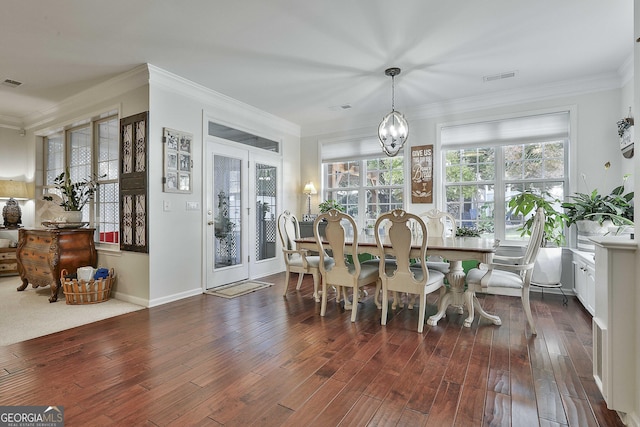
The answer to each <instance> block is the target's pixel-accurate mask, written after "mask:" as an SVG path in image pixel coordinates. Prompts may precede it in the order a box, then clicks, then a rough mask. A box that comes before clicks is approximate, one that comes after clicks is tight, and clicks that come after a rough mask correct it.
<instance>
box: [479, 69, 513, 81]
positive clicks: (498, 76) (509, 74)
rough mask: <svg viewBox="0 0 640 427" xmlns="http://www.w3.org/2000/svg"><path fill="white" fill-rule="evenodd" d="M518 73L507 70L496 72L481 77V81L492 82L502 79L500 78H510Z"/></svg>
mask: <svg viewBox="0 0 640 427" xmlns="http://www.w3.org/2000/svg"><path fill="white" fill-rule="evenodd" d="M517 74H518V72H517V71H507V72H505V73H498V74H492V75H490V76H484V77H483V78H482V81H484V82H485V83H486V82H494V81H496V80H502V79H510V78H513V77H515V76H516V75H517Z"/></svg>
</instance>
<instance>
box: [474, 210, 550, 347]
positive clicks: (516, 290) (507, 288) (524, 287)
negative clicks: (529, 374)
mask: <svg viewBox="0 0 640 427" xmlns="http://www.w3.org/2000/svg"><path fill="white" fill-rule="evenodd" d="M544 217H545V215H544V210H543V209H542V208H539V209H538V210H537V212H536V214H535V218H534V220H533V227H532V229H531V237H530V238H529V243H528V244H527V247H526V249H525V252H524V255H523V256H521V257H506V256H499V255H494V257H493V262H492V263H491V264H488V265H485V264H481V265H480V266H479V267H478V268H473V269H471V270H469V272H468V273H467V290H466V291H465V299H466V303H467V307H468V309H469V318H468V319H473V315H474V309H476V310H478V311H479V312H481V313H484V309H483V308H482V307H481V306H480V302H479V301H478V298H477V297H476V292H486V291H487V290H489V289H491V288H501V290H502V291H503V292H502V293H504V294H507V295H512V296H520V297H521V298H522V308H523V309H524V312H525V314H526V316H527V321H528V322H529V327H530V328H531V333H532V334H533V335H537V331H536V327H535V324H534V323H533V315H532V314H531V305H530V303H529V287H530V285H531V275H532V273H533V266H534V264H535V261H536V257H537V256H538V249H540V244H541V243H542V235H543V233H544V221H545V218H544ZM497 324H499V323H497ZM465 326H470V325H468V324H467V321H465Z"/></svg>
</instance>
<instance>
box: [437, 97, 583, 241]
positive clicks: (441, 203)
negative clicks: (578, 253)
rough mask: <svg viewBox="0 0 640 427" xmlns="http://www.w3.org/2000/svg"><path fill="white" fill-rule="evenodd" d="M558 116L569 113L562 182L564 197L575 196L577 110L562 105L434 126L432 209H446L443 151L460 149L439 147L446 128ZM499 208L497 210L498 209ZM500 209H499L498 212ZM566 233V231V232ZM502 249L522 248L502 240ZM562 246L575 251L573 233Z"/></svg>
mask: <svg viewBox="0 0 640 427" xmlns="http://www.w3.org/2000/svg"><path fill="white" fill-rule="evenodd" d="M561 112H568V113H569V136H568V139H569V142H568V144H569V146H568V148H567V154H566V162H565V180H568V182H567V194H572V193H575V192H576V182H577V161H578V156H577V140H578V119H577V116H578V107H577V105H576V104H570V105H563V106H557V107H553V108H545V109H539V110H522V111H517V112H510V113H505V114H497V115H490V116H479V117H472V118H468V119H463V120H456V121H449V122H440V123H437V124H436V143H435V149H436V151H438V152H439V153H440V156H439V158H440V166H439V168H438V169H439V170H438V172H437V173H434V188H438V189H439V191H438V192H437V195H436V197H435V199H434V202H435V203H436V208H437V209H440V210H445V205H446V201H445V191H444V182H445V173H446V169H445V167H444V165H445V162H446V157H445V153H444V150H445V149H455V148H461V147H456V146H453V145H450V146H446V147H444V148H443V147H442V129H443V128H446V127H451V126H460V125H468V124H473V123H479V122H491V121H498V120H509V119H515V118H518V117H525V116H535V115H542V114H554V113H561ZM514 142H516V143H523V142H522V140H517V141H514ZM496 155H498V153H496ZM499 156H500V157H502V154H499ZM498 180H500V182H502V183H503V177H498V176H496V180H495V183H496V184H495V185H496V186H497V185H498ZM495 193H496V192H495V191H494V203H495V206H496V209H497V208H498V197H500V198H501V199H502V201H501V202H500V203H502V205H504V196H503V195H501V196H497V195H496V194H495ZM502 205H500V206H502ZM500 209H502V208H500ZM569 231H570V230H569ZM496 238H499V237H498V236H496ZM501 242H502V244H503V245H512V246H523V245H524V244H525V243H524V242H522V241H506V240H503V241H501ZM566 244H567V246H569V247H575V245H576V236H575V233H569V235H567V236H566Z"/></svg>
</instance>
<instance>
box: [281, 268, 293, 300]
mask: <svg viewBox="0 0 640 427" xmlns="http://www.w3.org/2000/svg"><path fill="white" fill-rule="evenodd" d="M290 275H291V273H289V270H287V271H286V273H285V274H284V292H283V293H282V296H283V297H286V296H287V291H288V290H289V276H290Z"/></svg>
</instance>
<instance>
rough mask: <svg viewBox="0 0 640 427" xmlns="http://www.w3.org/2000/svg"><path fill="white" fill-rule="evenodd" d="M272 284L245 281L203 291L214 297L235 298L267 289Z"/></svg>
mask: <svg viewBox="0 0 640 427" xmlns="http://www.w3.org/2000/svg"><path fill="white" fill-rule="evenodd" d="M269 286H273V283H268V282H258V281H256V280H245V281H243V282H237V283H231V284H229V285H223V286H218V287H215V288H212V289H209V290H207V291H205V294H208V295H215V296H217V297H222V298H235V297H239V296H240V295H245V294H248V293H251V292H253V291H257V290H258V289H264V288H268V287H269Z"/></svg>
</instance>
